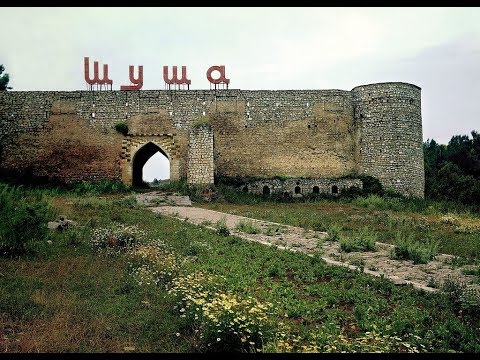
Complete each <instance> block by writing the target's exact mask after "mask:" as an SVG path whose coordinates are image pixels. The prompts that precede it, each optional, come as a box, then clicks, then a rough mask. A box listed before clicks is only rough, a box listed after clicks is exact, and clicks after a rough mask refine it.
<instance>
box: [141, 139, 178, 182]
mask: <svg viewBox="0 0 480 360" xmlns="http://www.w3.org/2000/svg"><path fill="white" fill-rule="evenodd" d="M157 152H160V153H161V154H163V155H164V156H165V157H166V158H167V159H169V160H170V158H169V156H168V155H167V154H166V153H165V151H163V150H162V148H161V147H159V146H158V145H155V144H154V143H152V142H148V143H147V144H145V145H143V146H142V147H141V148H140V149H138V151H137V152H136V153H135V155H134V156H133V160H132V185H142V183H143V166H144V165H145V164H146V162H147V161H148V160H149V159H150V158H151V157H152V156H153V155H155V154H156V153H157ZM169 165H170V164H169Z"/></svg>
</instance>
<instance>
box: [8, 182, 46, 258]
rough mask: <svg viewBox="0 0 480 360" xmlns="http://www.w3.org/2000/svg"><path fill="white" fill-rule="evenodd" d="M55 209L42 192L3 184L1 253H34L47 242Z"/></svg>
mask: <svg viewBox="0 0 480 360" xmlns="http://www.w3.org/2000/svg"><path fill="white" fill-rule="evenodd" d="M52 216H53V211H52V210H51V208H50V207H49V205H48V204H47V202H46V201H44V200H43V199H42V198H41V196H40V195H34V196H31V195H30V196H29V195H28V194H27V193H25V192H24V191H23V190H22V189H21V188H20V187H14V186H9V185H5V184H0V256H6V257H13V256H21V255H33V254H36V253H37V252H38V251H39V246H40V245H41V244H42V243H43V244H44V243H45V242H46V237H47V232H48V229H47V223H48V220H49V218H51V217H52Z"/></svg>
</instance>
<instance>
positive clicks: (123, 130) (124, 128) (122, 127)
mask: <svg viewBox="0 0 480 360" xmlns="http://www.w3.org/2000/svg"><path fill="white" fill-rule="evenodd" d="M114 128H115V130H117V131H118V132H119V133H120V134H123V135H127V134H128V125H127V124H126V123H124V122H123V121H122V122H118V123H116V124H115V125H114Z"/></svg>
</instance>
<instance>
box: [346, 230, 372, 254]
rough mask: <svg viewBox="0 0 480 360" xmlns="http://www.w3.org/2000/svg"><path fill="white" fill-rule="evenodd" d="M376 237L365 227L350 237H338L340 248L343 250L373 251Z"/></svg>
mask: <svg viewBox="0 0 480 360" xmlns="http://www.w3.org/2000/svg"><path fill="white" fill-rule="evenodd" d="M376 241H377V237H376V235H375V234H373V233H371V232H370V231H369V230H368V229H367V228H363V229H362V230H361V231H359V232H358V233H357V234H354V235H353V236H352V237H349V238H346V237H342V238H340V249H341V250H342V251H345V252H352V251H374V250H375V243H376Z"/></svg>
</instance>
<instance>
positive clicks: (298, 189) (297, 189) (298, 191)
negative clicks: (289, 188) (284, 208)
mask: <svg viewBox="0 0 480 360" xmlns="http://www.w3.org/2000/svg"><path fill="white" fill-rule="evenodd" d="M300 191H301V189H300V186H295V194H300Z"/></svg>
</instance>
